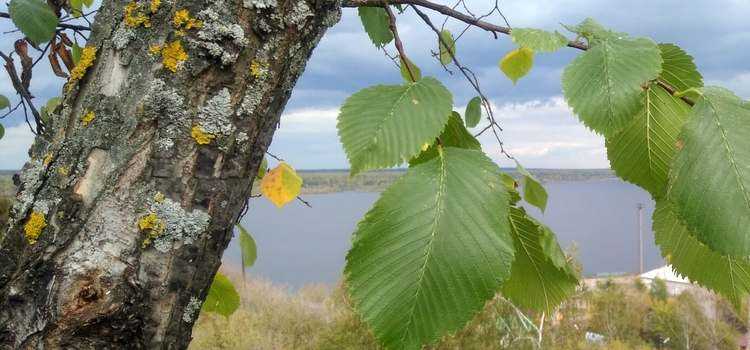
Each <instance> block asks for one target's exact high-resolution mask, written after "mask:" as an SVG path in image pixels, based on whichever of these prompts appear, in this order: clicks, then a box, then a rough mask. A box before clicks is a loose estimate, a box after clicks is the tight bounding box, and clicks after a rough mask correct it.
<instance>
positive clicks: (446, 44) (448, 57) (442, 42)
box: [438, 29, 456, 65]
mask: <svg viewBox="0 0 750 350" xmlns="http://www.w3.org/2000/svg"><path fill="white" fill-rule="evenodd" d="M438 47H439V48H440V63H442V64H443V65H446V64H449V63H451V62H452V61H453V56H455V55H456V42H455V41H454V40H453V34H451V32H450V31H448V30H447V29H444V30H443V31H441V32H440V36H439V39H438Z"/></svg>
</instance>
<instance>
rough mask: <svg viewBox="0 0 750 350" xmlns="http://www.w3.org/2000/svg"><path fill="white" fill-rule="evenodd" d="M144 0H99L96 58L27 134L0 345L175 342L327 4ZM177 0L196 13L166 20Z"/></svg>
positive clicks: (2, 283) (0, 285)
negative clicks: (36, 132) (42, 128)
mask: <svg viewBox="0 0 750 350" xmlns="http://www.w3.org/2000/svg"><path fill="white" fill-rule="evenodd" d="M151 3H155V4H156V5H157V6H158V10H157V11H155V12H151V11H150V10H149V9H148V8H149V6H150V3H149V1H146V0H141V3H136V5H138V6H137V7H132V6H131V8H130V10H126V8H127V7H128V4H130V1H123V0H105V1H104V3H103V4H102V7H101V9H100V11H99V12H98V15H97V17H96V22H95V23H94V25H93V33H92V37H91V40H90V41H89V43H88V46H90V47H95V48H96V59H95V60H94V61H93V65H92V66H91V67H89V68H88V70H87V71H86V74H85V75H84V76H83V78H82V79H80V81H77V82H76V81H71V82H69V83H68V85H66V87H65V89H64V91H65V95H64V102H63V104H62V105H61V107H59V108H58V110H57V111H56V113H55V114H54V115H53V116H52V117H51V120H50V121H49V122H48V126H47V129H48V132H47V134H46V136H44V137H37V139H36V140H35V142H34V145H33V146H32V149H31V151H30V155H31V157H32V160H31V161H30V162H28V163H27V164H26V165H25V166H24V169H23V172H22V175H21V184H20V189H19V193H18V201H17V203H16V204H15V206H14V208H13V213H12V218H11V221H10V223H9V229H8V230H7V231H6V232H5V235H4V238H3V240H2V242H1V243H0V348H3V349H5V348H8V349H17V348H23V349H31V348H38V349H41V348H47V349H57V348H82V349H102V348H170V349H172V348H178V349H179V348H185V347H187V345H188V344H189V342H190V333H191V329H192V326H193V322H194V321H195V319H196V318H197V316H198V313H199V311H200V310H199V309H200V304H201V302H202V301H203V299H204V298H205V296H206V293H207V289H208V287H209V286H210V284H211V281H212V279H213V276H214V274H215V272H216V270H217V269H218V267H219V265H220V261H221V256H222V253H223V251H224V249H225V248H226V247H227V244H228V243H229V241H230V239H231V236H232V228H233V225H234V223H235V222H236V220H237V219H238V217H239V215H240V214H241V212H242V211H243V209H244V208H245V205H246V203H247V198H248V195H249V193H250V190H251V185H252V179H253V178H254V175H255V174H256V173H257V170H258V167H259V164H260V162H261V159H262V157H263V155H264V153H265V151H266V148H267V147H268V145H269V143H270V140H271V137H272V135H273V132H274V130H275V129H276V125H277V124H278V121H279V116H280V114H281V111H282V110H283V108H284V105H285V104H286V102H287V100H288V98H289V95H290V93H291V90H292V87H293V86H294V84H295V82H296V81H297V78H298V77H299V75H300V74H301V73H302V71H303V69H304V67H305V63H306V62H307V60H308V59H309V57H310V54H311V52H312V50H313V49H314V47H315V46H316V44H317V43H318V41H319V39H320V38H321V36H322V35H323V34H324V32H325V31H326V29H327V28H328V27H330V26H331V25H333V24H335V23H336V22H337V21H338V19H339V17H340V8H339V6H340V4H339V1H336V0H244V1H243V0H223V1H211V0H174V1H167V0H162V1H161V4H159V3H158V2H155V1H154V2H151ZM139 4H140V5H139ZM182 9H187V10H188V11H189V15H190V18H195V19H197V20H199V21H200V24H199V25H196V26H193V27H191V28H188V27H187V26H185V25H184V24H182V25H178V24H177V23H176V21H174V18H175V12H176V11H178V10H182ZM128 11H129V13H127V14H126V12H128ZM126 15H127V16H126ZM138 16H142V17H140V20H144V19H145V20H146V21H145V22H141V23H140V24H139V23H138V21H130V23H128V21H129V20H133V18H135V19H138ZM126 17H128V18H126ZM178 41H179V42H180V43H181V47H182V48H183V49H184V52H185V53H186V54H187V57H180V55H179V50H171V51H169V50H168V48H170V47H171V48H172V49H174V46H170V44H173V43H175V42H178ZM185 58H186V59H185ZM183 59H185V60H183ZM170 67H172V68H175V71H174V72H173V71H172V70H171V69H170ZM37 234H38V236H37Z"/></svg>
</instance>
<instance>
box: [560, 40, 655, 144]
mask: <svg viewBox="0 0 750 350" xmlns="http://www.w3.org/2000/svg"><path fill="white" fill-rule="evenodd" d="M661 64H662V60H661V54H660V52H659V48H658V46H656V44H655V43H654V42H653V41H651V40H648V39H612V40H606V41H604V42H602V43H601V44H600V45H597V46H595V47H593V48H591V49H590V50H588V51H586V52H585V53H583V54H581V55H580V56H578V57H577V58H576V59H575V60H573V62H572V63H570V64H569V65H568V66H567V67H566V68H565V72H564V73H563V81H562V85H563V92H564V94H565V99H566V100H567V102H568V104H569V105H570V106H571V107H572V108H573V112H575V114H577V115H578V118H580V119H581V121H582V122H583V123H584V124H585V125H586V126H588V127H589V128H591V129H592V130H594V131H596V132H598V133H600V134H602V135H604V136H612V135H614V134H615V133H617V132H618V131H620V130H622V128H624V127H625V126H626V125H628V124H629V123H630V122H631V121H632V119H633V118H634V117H635V115H636V114H637V113H638V112H639V111H640V110H641V108H643V101H642V100H643V99H642V98H641V92H642V91H643V89H642V88H641V85H643V84H644V83H646V82H647V81H649V80H653V79H656V77H657V76H658V75H659V72H661Z"/></svg>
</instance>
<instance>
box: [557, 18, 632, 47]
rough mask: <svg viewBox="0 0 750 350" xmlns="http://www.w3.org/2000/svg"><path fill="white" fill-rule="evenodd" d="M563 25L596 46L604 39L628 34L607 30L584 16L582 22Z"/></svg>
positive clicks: (623, 36)
mask: <svg viewBox="0 0 750 350" xmlns="http://www.w3.org/2000/svg"><path fill="white" fill-rule="evenodd" d="M563 27H565V29H567V30H569V31H570V32H573V33H576V34H578V36H579V37H583V38H586V40H587V41H588V42H589V45H590V46H596V45H597V44H600V43H601V42H603V41H605V40H609V39H617V38H625V37H627V36H628V35H627V34H626V33H620V32H615V31H612V30H609V29H608V28H606V27H604V26H603V25H601V24H599V22H597V21H595V20H594V19H592V18H586V19H584V20H583V22H581V23H579V24H577V25H574V26H571V25H564V24H563Z"/></svg>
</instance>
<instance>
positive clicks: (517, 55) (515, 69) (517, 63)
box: [498, 47, 534, 84]
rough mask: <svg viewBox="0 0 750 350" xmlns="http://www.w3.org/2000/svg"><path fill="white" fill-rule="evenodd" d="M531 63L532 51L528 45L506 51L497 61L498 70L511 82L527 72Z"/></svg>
mask: <svg viewBox="0 0 750 350" xmlns="http://www.w3.org/2000/svg"><path fill="white" fill-rule="evenodd" d="M533 65H534V51H533V50H531V49H529V48H528V47H520V48H517V49H515V50H513V51H511V52H508V54H506V55H505V57H503V59H501V60H500V62H499V63H498V66H500V70H501V71H503V73H505V76H507V77H508V79H510V80H512V81H513V84H515V83H516V82H518V79H521V78H522V77H523V76H525V75H526V74H528V73H529V71H530V70H531V67H532V66H533Z"/></svg>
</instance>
